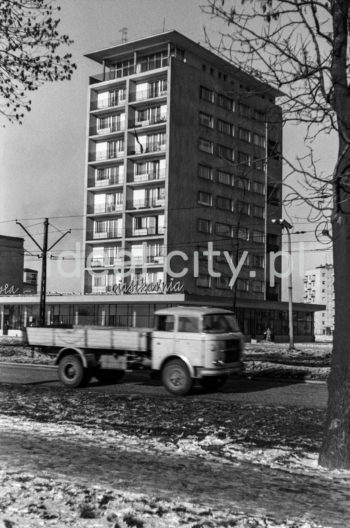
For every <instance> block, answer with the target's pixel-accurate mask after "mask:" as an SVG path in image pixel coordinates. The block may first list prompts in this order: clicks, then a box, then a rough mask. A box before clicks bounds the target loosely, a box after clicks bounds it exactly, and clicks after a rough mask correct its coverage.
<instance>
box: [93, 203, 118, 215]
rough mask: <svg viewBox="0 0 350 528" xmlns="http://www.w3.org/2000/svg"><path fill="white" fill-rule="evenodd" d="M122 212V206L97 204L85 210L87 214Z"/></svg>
mask: <svg viewBox="0 0 350 528" xmlns="http://www.w3.org/2000/svg"><path fill="white" fill-rule="evenodd" d="M122 210H123V204H120V203H118V204H97V205H90V206H88V208H87V211H88V213H90V214H91V213H95V214H99V213H120V212H121V211H122Z"/></svg>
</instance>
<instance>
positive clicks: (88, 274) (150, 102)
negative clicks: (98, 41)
mask: <svg viewBox="0 0 350 528" xmlns="http://www.w3.org/2000/svg"><path fill="white" fill-rule="evenodd" d="M87 57H88V58H90V59H92V60H94V61H96V62H97V63H99V64H100V67H101V73H99V74H97V75H94V76H92V77H91V78H90V86H89V118H88V123H89V124H88V140H87V144H88V147H87V180H86V226H85V248H86V251H85V277H84V291H85V293H105V292H108V291H113V289H114V290H115V288H116V287H117V288H119V290H118V289H117V290H116V291H120V292H123V291H124V292H126V291H127V292H128V293H131V292H135V290H129V291H128V290H127V288H128V285H130V284H131V285H133V286H132V287H134V288H135V285H139V284H142V285H149V287H150V289H149V291H153V292H157V291H162V288H163V287H164V285H167V284H168V285H169V284H171V283H173V284H176V285H177V286H176V287H177V288H181V291H184V292H188V293H191V294H195V295H205V296H226V297H232V288H231V287H230V281H231V279H232V276H233V267H234V268H235V269H236V270H238V269H239V275H238V279H237V280H236V282H235V286H234V290H235V292H236V294H237V296H238V297H239V298H242V299H244V298H248V299H257V300H264V299H267V300H274V301H279V300H280V279H279V278H278V277H277V278H276V277H273V280H274V284H273V281H272V283H271V282H270V273H269V261H268V255H269V253H270V251H278V250H279V249H280V245H281V231H280V226H278V225H277V224H273V223H272V222H271V220H272V219H273V218H279V217H280V216H281V185H282V160H281V150H282V119H281V110H280V108H279V107H278V106H277V105H276V103H275V98H276V97H277V96H278V95H280V94H279V92H278V91H277V90H275V89H274V88H272V87H270V86H268V85H266V84H264V83H262V82H261V81H260V80H258V79H256V78H253V77H251V76H248V75H247V74H245V73H244V72H242V71H240V70H239V69H237V68H235V67H234V66H233V65H231V64H230V63H229V62H228V61H225V60H223V59H222V58H220V57H218V56H217V55H215V54H214V53H212V52H210V51H208V50H207V49H205V48H203V47H202V46H200V45H198V44H196V43H195V42H193V41H191V40H190V39H188V38H186V37H185V36H183V35H181V34H179V33H178V32H176V31H171V32H166V33H162V34H159V35H156V36H151V37H148V38H144V39H141V40H137V41H134V42H126V43H122V44H120V45H117V46H114V47H112V48H108V49H104V50H101V51H97V52H94V53H90V54H88V55H87ZM208 251H209V255H208V253H207V252H208ZM212 251H215V253H213V255H212V256H213V261H212V262H210V260H211V255H210V254H211V252H212ZM224 252H226V253H224ZM208 259H209V262H208ZM229 261H230V262H231V266H230V264H229ZM231 286H232V283H231ZM123 288H124V289H123ZM138 291H140V290H138V289H137V287H136V292H138ZM143 291H146V290H145V289H144V290H143Z"/></svg>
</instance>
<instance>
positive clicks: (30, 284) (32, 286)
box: [23, 268, 38, 295]
mask: <svg viewBox="0 0 350 528" xmlns="http://www.w3.org/2000/svg"><path fill="white" fill-rule="evenodd" d="M37 291H38V271H37V270H33V269H30V268H24V270H23V293H24V294H25V295H26V294H33V293H37Z"/></svg>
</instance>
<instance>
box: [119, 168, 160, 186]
mask: <svg viewBox="0 0 350 528" xmlns="http://www.w3.org/2000/svg"><path fill="white" fill-rule="evenodd" d="M164 178H165V170H160V171H158V172H143V173H141V174H129V175H128V182H129V183H132V182H134V183H140V182H147V181H155V180H162V179H164Z"/></svg>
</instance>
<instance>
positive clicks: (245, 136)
mask: <svg viewBox="0 0 350 528" xmlns="http://www.w3.org/2000/svg"><path fill="white" fill-rule="evenodd" d="M238 137H239V139H240V140H241V141H247V142H248V143H250V141H251V134H250V131H249V130H247V129H246V128H239V129H238Z"/></svg>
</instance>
